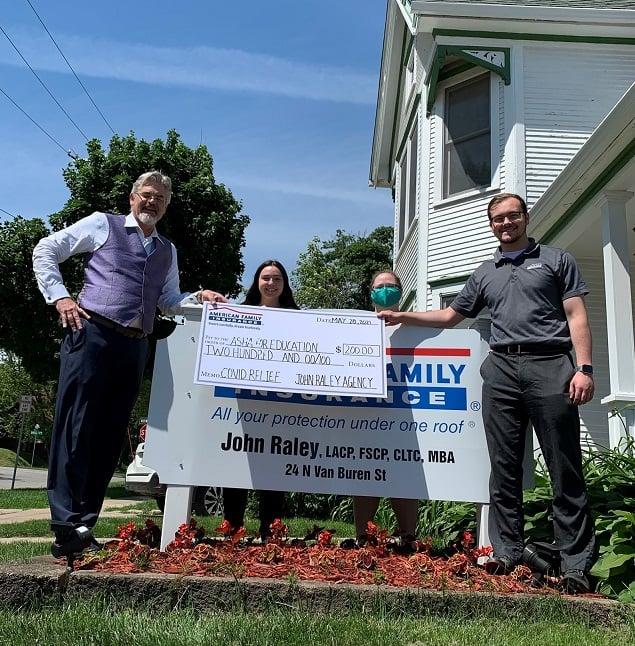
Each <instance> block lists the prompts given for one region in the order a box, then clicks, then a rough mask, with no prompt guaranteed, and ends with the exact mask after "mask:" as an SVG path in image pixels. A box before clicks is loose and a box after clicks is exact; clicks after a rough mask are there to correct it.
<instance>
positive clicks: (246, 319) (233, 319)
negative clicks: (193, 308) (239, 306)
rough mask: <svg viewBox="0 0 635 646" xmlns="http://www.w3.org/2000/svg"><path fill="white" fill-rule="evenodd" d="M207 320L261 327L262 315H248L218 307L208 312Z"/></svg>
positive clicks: (229, 308) (228, 308)
mask: <svg viewBox="0 0 635 646" xmlns="http://www.w3.org/2000/svg"><path fill="white" fill-rule="evenodd" d="M207 320H208V321H217V322H221V323H235V324H238V325H262V314H248V313H246V312H240V311H238V310H233V309H231V307H218V308H216V309H210V310H209V312H208V315H207Z"/></svg>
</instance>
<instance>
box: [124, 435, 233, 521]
mask: <svg viewBox="0 0 635 646" xmlns="http://www.w3.org/2000/svg"><path fill="white" fill-rule="evenodd" d="M146 432H147V424H145V423H144V424H143V425H142V426H141V428H140V429H139V444H138V445H137V449H136V451H135V454H134V458H133V460H132V462H131V463H130V464H129V465H128V468H127V469H126V489H128V490H129V491H133V492H134V493H139V494H142V495H144V496H150V497H151V498H154V499H155V500H156V501H157V505H158V506H159V509H160V510H161V511H163V507H164V506H165V485H164V484H161V480H160V479H159V474H158V473H157V472H156V471H155V470H154V469H151V468H150V467H146V466H145V465H144V464H143V450H144V448H145V437H146ZM192 511H193V512H194V513H195V514H197V515H198V516H222V515H223V490H222V488H221V487H196V488H195V490H194V496H193V498H192Z"/></svg>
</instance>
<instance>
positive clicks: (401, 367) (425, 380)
mask: <svg viewBox="0 0 635 646" xmlns="http://www.w3.org/2000/svg"><path fill="white" fill-rule="evenodd" d="M386 354H387V355H388V356H390V357H392V360H391V362H390V363H389V364H387V365H386V377H387V379H388V396H387V397H386V398H381V397H342V396H339V395H312V394H310V393H279V392H269V391H264V390H252V389H249V390H247V389H237V388H227V387H225V386H215V388H214V395H215V396H216V397H226V398H228V399H250V400H259V401H279V402H289V403H292V404H308V405H315V406H345V407H347V408H356V407H361V406H365V407H371V408H417V409H429V410H447V411H461V410H462V411H465V410H467V388H466V387H465V385H464V383H463V379H464V373H465V369H466V367H467V364H466V363H465V362H464V359H465V358H466V357H470V356H471V351H470V349H469V348H386ZM399 357H412V358H413V359H410V360H409V361H406V360H400V359H399ZM425 357H430V360H429V361H426V360H425Z"/></svg>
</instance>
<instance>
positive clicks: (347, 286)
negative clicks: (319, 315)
mask: <svg viewBox="0 0 635 646" xmlns="http://www.w3.org/2000/svg"><path fill="white" fill-rule="evenodd" d="M392 248H393V229H392V227H378V228H377V229H375V230H374V231H372V232H371V233H369V234H368V235H356V234H352V233H346V232H345V231H342V230H341V229H338V230H337V232H336V233H335V237H334V238H333V239H332V240H321V239H320V238H313V239H312V240H311V241H310V242H309V244H308V247H307V250H306V251H304V252H303V253H301V254H300V259H299V261H298V266H297V268H296V270H295V271H294V273H293V283H294V287H295V298H296V301H297V303H298V305H300V306H302V307H308V308H331V309H339V308H350V309H362V310H363V309H370V308H371V302H370V298H369V292H370V282H371V278H372V276H373V274H374V273H375V272H376V271H379V270H382V269H387V268H390V267H392Z"/></svg>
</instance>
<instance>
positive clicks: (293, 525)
mask: <svg viewBox="0 0 635 646" xmlns="http://www.w3.org/2000/svg"><path fill="white" fill-rule="evenodd" d="M144 504H145V503H144ZM146 516H147V514H145V513H142V514H136V515H134V516H132V515H124V514H122V516H118V517H116V518H104V517H102V518H100V519H99V521H98V522H97V525H95V531H94V534H95V536H96V537H97V538H112V537H113V536H115V535H116V533H117V529H118V528H119V527H121V525H125V524H126V523H129V522H134V523H136V524H138V525H140V524H142V523H143V522H144V521H145V518H146ZM194 518H195V519H196V522H197V523H198V524H199V526H201V527H203V528H204V529H205V533H206V535H208V536H216V535H217V533H216V532H215V531H214V530H215V529H216V528H217V527H218V526H219V525H220V523H221V522H222V519H221V518H218V517H209V516H207V517H198V516H194ZM153 520H154V521H155V522H156V523H157V525H159V526H160V525H161V523H162V520H163V519H162V518H161V517H160V516H155V517H153ZM284 522H285V524H286V525H288V527H289V534H290V535H291V536H305V535H306V534H307V533H308V532H309V531H310V530H311V528H312V527H313V525H314V524H315V523H317V524H318V525H320V527H328V529H334V530H335V536H336V537H337V538H346V537H348V536H353V535H354V528H353V525H351V524H349V523H341V522H337V521H330V520H329V521H316V520H313V519H310V518H286V519H284ZM257 530H258V521H257V520H255V519H251V518H250V519H247V531H248V532H249V533H251V534H255V533H256V532H257ZM50 534H51V532H50V529H49V522H48V520H29V521H25V522H23V523H12V524H6V525H3V524H0V537H1V538H22V537H28V536H50Z"/></svg>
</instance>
